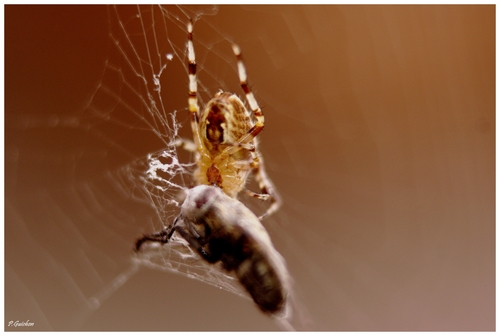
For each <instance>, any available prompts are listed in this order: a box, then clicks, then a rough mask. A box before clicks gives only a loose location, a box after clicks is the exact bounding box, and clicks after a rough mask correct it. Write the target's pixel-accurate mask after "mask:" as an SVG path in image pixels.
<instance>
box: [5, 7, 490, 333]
mask: <svg viewBox="0 0 500 336" xmlns="http://www.w3.org/2000/svg"><path fill="white" fill-rule="evenodd" d="M127 10H130V12H131V13H133V11H134V10H136V9H135V8H134V7H130V8H128V9H127ZM184 10H185V11H186V13H189V12H190V11H192V12H199V11H201V10H203V11H205V12H206V13H211V14H213V15H205V16H202V17H201V18H200V20H199V21H197V22H196V25H195V37H196V38H197V39H198V40H197V41H198V42H196V44H195V48H197V49H196V52H197V57H198V58H199V61H200V64H201V65H202V69H205V70H206V71H205V72H204V73H205V76H207V73H209V72H212V73H214V74H217V75H215V79H216V81H215V82H214V83H211V82H210V78H208V76H207V78H206V83H207V87H208V89H207V90H210V91H211V92H212V93H213V92H216V90H217V89H218V88H217V85H220V84H221V83H222V82H226V77H227V81H228V82H231V81H234V80H235V79H233V77H234V76H235V72H234V70H231V69H234V63H228V62H229V61H224V62H222V61H219V63H218V65H217V64H215V65H212V64H211V62H210V60H209V54H207V50H208V52H209V53H210V48H211V47H213V48H219V47H220V48H221V49H225V50H226V51H227V52H228V55H229V56H231V54H230V52H231V51H230V48H229V43H228V42H227V39H228V38H229V39H234V41H235V42H237V43H238V44H240V46H241V47H242V50H243V54H244V58H245V60H246V63H247V67H248V74H249V80H250V83H251V85H252V87H253V89H254V91H255V94H256V97H257V99H258V100H259V102H260V103H261V105H262V107H263V111H264V113H265V117H266V129H265V131H264V132H263V134H262V136H260V139H261V149H262V152H263V155H264V157H265V159H266V164H267V169H268V173H269V175H270V176H271V178H272V179H273V181H274V183H275V184H276V186H277V188H278V189H279V191H280V192H281V194H282V196H283V199H284V206H283V208H282V209H281V210H280V212H279V213H278V214H277V215H275V216H273V217H272V218H269V219H268V220H266V221H265V223H264V224H265V225H266V226H267V227H268V229H269V232H270V234H271V236H272V239H273V241H274V242H275V245H276V247H277V249H278V250H279V251H280V253H281V254H282V255H283V256H284V257H285V259H286V260H287V263H288V266H289V269H290V272H291V274H292V276H293V278H294V281H295V288H296V297H297V305H296V306H297V307H296V316H297V321H296V326H298V327H299V328H303V329H307V330H490V331H491V330H494V329H495V6H493V5H491V6H243V7H242V6H221V7H220V8H218V9H215V8H210V7H207V8H204V9H195V8H191V9H189V8H188V9H184ZM170 11H172V12H175V13H182V10H179V8H174V7H167V10H166V12H170ZM130 17H131V18H132V14H131V16H130ZM185 18H186V17H185V16H183V17H180V19H181V21H182V20H185ZM169 20H172V22H173V21H175V19H173V18H172V17H170V18H169ZM110 22H111V19H110V18H109V17H108V8H107V7H104V6H70V7H67V6H6V7H5V127H6V129H5V132H6V137H5V169H6V175H5V188H6V192H5V199H6V200H5V211H6V217H5V323H6V326H5V329H6V330H19V329H23V328H9V327H7V323H8V322H9V321H16V320H18V321H26V320H29V321H31V322H34V323H35V325H34V327H31V328H24V329H23V330H26V331H27V330H29V331H31V330H275V329H277V326H276V325H275V324H274V322H273V321H272V320H271V319H269V318H268V317H266V316H264V315H262V314H261V313H260V312H259V311H258V310H257V309H256V308H255V306H254V305H253V304H252V303H251V302H250V301H247V300H243V299H241V298H240V297H238V296H236V295H233V294H230V293H227V292H225V291H221V290H219V289H217V288H215V287H211V286H208V285H206V284H204V283H201V282H199V281H194V280H190V279H187V278H185V277H181V276H178V275H173V274H170V273H166V272H160V271H154V270H149V269H146V268H141V269H140V270H139V272H138V273H137V274H136V275H134V276H132V277H130V278H128V280H127V281H126V282H125V284H124V285H123V286H122V287H120V288H118V289H117V290H116V291H113V290H110V284H111V283H112V281H113V279H115V278H116V277H117V276H119V275H120V274H122V273H123V272H125V271H126V270H127V269H128V267H129V261H130V255H131V253H132V252H131V247H132V244H133V242H134V240H135V239H136V238H137V237H138V236H139V235H140V234H142V233H144V232H148V231H150V230H151V227H152V224H151V221H152V218H154V213H152V212H151V209H150V208H148V207H147V206H145V205H144V204H141V203H140V202H136V201H135V199H134V198H133V197H132V196H130V197H128V198H127V197H123V194H121V193H118V192H117V191H116V190H113V183H111V184H109V185H108V184H106V183H109V178H108V176H109V174H113V172H114V171H116V169H119V168H120V167H122V166H124V165H126V164H127V163H128V162H130V161H131V160H133V159H136V158H139V157H145V156H146V155H147V154H148V153H149V152H151V151H154V150H158V149H161V146H162V142H161V141H158V139H156V138H155V137H154V136H153V135H151V132H143V131H141V130H140V126H139V123H138V126H137V127H135V128H134V127H132V128H130V127H126V126H127V125H131V124H133V123H134V121H133V120H129V121H128V124H127V125H126V126H124V125H120V124H116V123H112V122H109V121H107V120H101V121H99V118H95V116H92V117H93V118H94V119H92V118H90V117H89V116H91V115H92V111H90V110H89V108H88V106H89V102H92V101H93V98H94V96H93V92H95V91H96V88H98V86H99V84H101V83H103V79H102V76H103V73H105V70H106V69H109V68H107V66H106V63H105V61H106V59H108V57H109V55H110V54H111V53H113V52H114V50H115V49H113V45H112V43H111V40H110V39H109V36H108V33H109V30H110V28H109V26H110ZM183 22H185V21H183ZM172 34H174V31H172ZM175 39H179V41H181V42H176V43H177V46H178V47H180V48H183V47H184V45H183V43H185V40H183V39H185V35H183V34H181V35H179V36H174V35H172V36H171V41H174V40H175ZM176 41H177V40H176ZM137 48H138V49H139V48H140V46H139V45H137ZM165 48H166V50H167V49H168V44H167V45H166V46H165ZM207 55H208V56H207ZM228 59H229V60H230V62H233V60H232V59H231V58H228ZM181 61H183V60H181ZM180 64H181V63H172V66H169V68H168V71H167V72H166V74H164V75H162V76H164V78H166V79H168V83H169V86H168V87H167V84H165V85H164V87H165V88H166V89H165V92H166V93H165V94H166V96H165V98H164V99H165V103H166V104H167V105H168V107H167V110H177V111H178V114H179V120H180V121H182V122H185V121H186V120H187V119H186V118H185V117H183V116H181V115H182V112H183V111H184V110H183V109H185V108H186V102H187V100H186V96H187V76H185V71H184V68H183V67H182V66H181V65H180ZM231 67H233V68H231ZM201 72H202V73H201V74H200V77H201V79H202V80H203V78H204V77H203V76H204V74H203V71H201ZM217 76H220V77H217ZM162 78H163V77H162ZM236 84H237V82H236ZM212 85H213V86H214V87H212ZM224 89H231V90H238V87H237V85H236V86H234V87H231V88H224ZM115 90H116V92H117V93H120V92H123V91H121V90H122V89H120V88H115ZM202 94H203V92H202ZM101 112H102V111H101ZM187 134H189V133H187ZM115 186H116V185H115ZM132 194H133V193H132V192H131V193H130V195H132ZM107 291H108V292H109V293H110V294H111V295H110V296H109V297H107V298H105V299H104V300H103V302H102V304H101V306H100V307H99V308H98V309H96V310H92V309H91V308H90V306H89V304H90V303H89V298H91V297H92V296H94V295H96V293H99V292H105V293H106V292H107ZM104 296H106V295H104Z"/></svg>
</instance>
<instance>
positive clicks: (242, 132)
mask: <svg viewBox="0 0 500 336" xmlns="http://www.w3.org/2000/svg"><path fill="white" fill-rule="evenodd" d="M233 52H234V55H235V56H236V59H237V62H238V76H239V79H240V83H241V88H242V89H243V91H244V92H245V95H246V99H247V102H248V104H249V106H250V108H251V110H252V113H253V116H254V117H255V119H256V122H255V124H254V123H253V121H252V120H251V117H250V113H249V112H248V110H247V109H246V108H245V105H244V104H243V102H242V101H241V100H240V98H238V96H237V95H236V94H233V93H229V92H224V91H219V92H218V93H217V94H216V95H215V96H214V97H213V98H212V99H211V100H210V101H209V102H208V104H207V105H206V106H205V109H204V110H203V112H202V113H201V115H200V108H199V106H198V97H197V94H198V90H197V86H198V85H197V77H196V59H195V54H194V46H193V23H192V22H191V21H190V22H189V23H188V68H189V98H188V104H189V113H190V118H191V128H192V131H193V138H194V144H191V146H189V145H187V143H186V141H184V140H180V141H179V142H178V143H177V144H178V145H180V144H182V143H184V148H187V149H189V148H191V150H192V151H194V152H195V153H196V163H197V169H196V171H195V172H194V180H195V183H196V185H202V184H203V185H215V186H218V187H219V188H221V189H222V190H223V191H224V192H225V193H226V194H227V195H228V196H230V197H233V198H236V196H237V195H238V193H239V192H240V191H241V190H243V189H244V187H245V183H246V180H247V178H248V176H249V174H250V172H252V174H253V175H254V177H255V180H256V181H257V183H258V185H259V188H260V190H261V193H260V194H257V193H254V192H252V191H250V190H247V189H245V191H246V192H247V194H249V195H251V196H252V197H255V198H258V199H261V200H269V201H270V202H271V205H270V206H269V208H268V209H267V211H266V212H265V213H264V214H263V215H262V216H260V217H259V219H262V218H263V217H264V216H266V215H270V214H272V213H274V212H276V211H277V210H278V208H279V207H280V205H281V198H280V196H279V194H278V192H277V191H276V189H275V187H274V185H273V183H272V182H271V180H270V179H269V177H268V176H267V174H266V171H265V169H264V162H263V159H262V155H261V154H260V153H259V151H258V148H257V138H256V136H257V135H258V134H259V133H260V132H261V131H262V129H263V128H264V115H263V114H262V111H261V109H260V107H259V105H258V103H257V101H256V100H255V97H254V95H253V93H252V91H251V90H250V88H249V86H248V83H247V74H246V69H245V65H244V64H243V59H242V57H241V51H240V48H239V47H238V46H237V45H236V44H233Z"/></svg>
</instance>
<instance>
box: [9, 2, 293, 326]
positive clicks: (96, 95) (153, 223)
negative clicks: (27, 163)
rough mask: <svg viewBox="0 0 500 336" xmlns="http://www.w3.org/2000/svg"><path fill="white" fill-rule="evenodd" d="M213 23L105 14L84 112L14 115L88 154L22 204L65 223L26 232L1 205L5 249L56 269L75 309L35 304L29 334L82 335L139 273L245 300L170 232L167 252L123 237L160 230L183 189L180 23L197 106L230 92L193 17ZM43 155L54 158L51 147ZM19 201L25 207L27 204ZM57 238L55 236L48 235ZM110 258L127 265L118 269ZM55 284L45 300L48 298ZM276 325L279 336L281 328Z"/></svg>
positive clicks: (132, 9)
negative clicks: (177, 278)
mask: <svg viewBox="0 0 500 336" xmlns="http://www.w3.org/2000/svg"><path fill="white" fill-rule="evenodd" d="M215 14H217V8H216V7H213V6H188V7H182V6H110V7H108V9H107V23H108V29H109V31H108V33H109V47H108V49H107V52H108V57H107V60H106V62H105V64H104V68H103V70H102V73H101V75H100V76H101V79H100V81H99V84H98V85H97V87H96V88H95V89H94V91H93V93H92V94H91V95H90V97H88V98H87V99H86V101H87V104H86V106H85V107H84V108H82V109H81V111H80V112H76V113H74V114H72V115H70V116H67V115H66V116H65V115H62V114H55V113H53V114H51V115H50V116H48V117H45V116H40V115H37V114H23V115H21V116H20V117H19V118H17V119H16V120H15V122H14V124H15V125H16V129H17V130H19V129H22V130H24V131H26V132H33V131H35V132H38V131H41V132H45V131H47V130H56V131H57V132H60V133H61V137H64V136H67V135H68V134H70V133H75V134H76V137H77V138H78V137H79V136H81V135H83V136H84V139H85V140H83V141H84V143H83V146H85V147H86V148H88V147H93V150H92V151H90V152H89V151H88V150H84V151H80V153H78V151H75V152H74V153H73V154H71V155H67V156H66V157H62V158H58V159H59V161H60V162H61V160H62V164H63V166H64V167H65V169H64V171H63V172H60V175H59V177H60V181H58V182H56V185H52V186H49V183H48V184H47V185H41V186H40V187H39V188H37V187H36V184H35V183H34V184H33V185H31V188H33V191H34V192H33V193H32V194H33V196H32V200H31V201H32V202H35V203H37V204H42V205H43V207H44V208H45V211H46V212H47V213H49V214H50V215H49V216H46V215H45V216H42V217H45V218H52V219H55V218H59V219H60V220H61V221H62V222H65V223H66V225H65V226H63V227H57V225H56V226H54V225H51V224H48V225H45V226H43V227H45V228H49V230H43V231H40V230H38V229H37V228H34V227H33V226H32V225H30V223H31V222H32V221H33V218H29V219H28V218H26V217H27V216H30V215H25V214H24V210H23V209H26V208H23V207H21V206H19V204H18V202H17V200H16V199H14V198H12V199H10V200H9V199H8V200H7V203H6V204H7V206H6V208H7V214H8V217H9V218H11V219H12V223H16V226H17V227H18V228H17V229H15V230H14V229H13V227H14V226H11V225H9V226H7V228H6V236H7V237H11V239H9V241H18V240H19V241H20V240H21V239H23V238H21V237H23V236H24V237H25V238H24V239H29V241H30V245H32V246H33V254H38V257H37V259H38V264H40V265H51V266H50V267H52V268H53V269H57V271H56V272H53V274H58V275H59V276H61V275H62V277H63V279H64V280H63V286H64V287H66V291H67V292H68V293H69V294H70V296H71V297H72V301H73V302H74V303H75V307H74V308H72V309H68V311H65V312H62V311H61V309H54V310H53V311H51V310H49V312H48V313H47V309H46V307H43V306H39V307H36V308H35V309H34V310H35V311H37V312H38V313H39V318H38V320H37V324H38V327H39V328H40V329H41V330H43V329H47V328H48V329H73V328H77V329H78V328H82V327H83V325H85V321H86V320H87V319H88V318H89V317H90V316H91V315H92V314H93V313H94V312H95V311H96V310H98V309H101V308H100V307H101V306H102V305H103V304H104V303H106V302H107V301H108V300H109V299H110V298H111V297H112V296H113V294H114V293H116V291H118V290H119V289H120V287H122V286H123V285H124V284H126V283H127V282H129V281H130V280H131V279H132V277H133V276H134V275H135V274H137V272H138V271H139V270H140V269H144V268H145V267H146V268H150V269H153V270H160V271H165V272H168V273H175V274H180V275H183V276H185V277H188V278H191V279H195V280H198V281H201V282H204V283H207V284H209V285H212V286H215V287H217V288H219V289H223V290H226V291H228V292H230V293H233V294H236V295H238V296H240V297H243V298H246V299H248V300H251V298H250V297H249V295H248V294H247V293H246V292H245V291H244V290H243V289H242V287H241V285H240V284H239V283H238V281H237V280H236V279H235V278H234V277H233V276H231V275H228V274H227V273H225V272H223V271H222V270H221V269H220V267H219V266H217V265H216V266H214V265H209V264H208V263H206V262H204V261H203V260H201V259H200V257H199V256H198V255H197V254H196V253H195V252H193V251H192V250H191V249H190V248H189V247H188V244H187V243H186V242H185V241H184V240H183V239H182V238H180V237H179V236H178V235H177V234H174V236H173V237H172V240H171V241H170V242H169V244H167V245H164V246H160V245H159V244H145V245H144V246H143V248H142V249H141V252H140V253H138V254H134V253H131V248H132V246H133V242H134V241H133V240H130V237H135V239H136V238H139V237H140V235H141V234H142V233H151V232H156V231H159V230H161V228H162V227H163V226H165V225H168V224H169V223H171V222H172V220H173V219H174V218H175V216H176V215H177V214H178V213H179V208H180V201H179V198H180V197H181V194H182V192H183V190H185V189H187V188H189V187H191V186H192V182H191V178H190V176H191V172H192V171H193V170H194V168H195V167H194V166H193V163H192V161H193V160H192V154H190V153H188V152H186V151H183V150H182V149H179V148H177V147H176V146H175V142H176V140H177V139H178V138H179V137H184V138H190V129H189V127H182V126H181V125H186V124H187V125H188V121H189V120H188V113H187V108H186V107H187V88H188V85H187V80H188V73H187V68H186V64H187V55H186V41H187V40H186V39H187V31H186V25H187V22H188V19H189V18H192V19H193V21H194V22H195V33H194V34H195V51H196V57H197V62H198V73H199V86H198V90H199V98H200V101H199V103H200V106H204V104H205V103H206V102H207V101H208V99H210V97H211V96H213V94H214V93H215V92H217V90H219V89H226V90H231V91H233V92H239V91H238V90H239V87H238V84H239V83H238V79H237V78H238V77H237V73H236V67H235V59H234V55H233V53H232V49H231V44H230V39H229V38H228V36H224V35H223V34H222V33H221V32H220V31H217V29H216V28H215V27H214V26H211V25H210V24H209V23H208V21H206V20H205V18H206V17H210V16H213V15H215ZM214 65H215V66H214ZM226 80H229V82H226ZM76 142H77V143H78V144H79V145H82V144H81V143H79V140H77V141H76ZM71 146H74V144H71ZM31 154H32V156H31V160H35V161H37V160H39V161H43V160H47V159H48V157H49V155H50V153H48V151H46V150H45V151H44V153H43V154H42V155H43V157H40V158H37V157H36V154H34V153H31ZM52 154H53V155H55V156H60V152H57V150H54V152H53V153H52ZM89 163H92V165H89ZM52 168H53V167H52ZM99 171H100V172H99ZM96 176H97V177H96ZM25 183H26V184H29V183H28V182H27V181H25V180H24V181H18V182H17V183H16V184H15V185H14V186H13V188H14V189H15V190H20V189H21V188H22V186H21V184H23V185H24V184H25ZM37 183H38V184H40V183H41V182H40V181H37ZM42 184H43V182H42ZM68 186H69V188H68ZM23 201H26V202H24V206H27V204H29V201H30V200H26V199H25V200H23ZM82 214H86V215H85V216H82ZM38 215H39V214H38ZM36 216H37V214H35V213H33V217H36ZM55 222H57V220H56V221H55ZM19 228H23V229H22V230H19ZM59 229H60V230H62V232H63V234H62V237H61V234H60V233H56V232H57V230H59ZM22 231H24V233H21V232H22ZM56 236H57V241H55V238H54V237H56ZM12 237H15V238H12ZM70 245H74V246H75V247H76V248H74V249H73V252H72V253H71V256H69V257H68V258H67V259H66V260H65V261H64V260H62V258H60V257H57V255H58V254H59V253H60V251H61V250H67V249H70V250H71V248H69V246H70ZM7 247H9V245H8V246H7ZM13 250H15V248H14V249H13ZM38 250H40V251H42V250H43V251H46V253H41V254H40V253H38V252H37V251H38ZM25 253H26V251H25ZM120 253H123V255H130V256H131V257H130V258H128V260H127V258H124V257H123V255H121V256H120ZM73 254H74V255H73ZM75 260H76V262H75ZM9 267H10V268H9ZM124 269H125V270H124ZM7 270H9V274H13V276H14V277H17V278H16V279H17V280H19V279H23V278H25V277H26V274H24V275H23V272H25V271H23V270H20V269H19V268H18V267H16V265H13V264H9V263H7ZM120 270H121V271H120ZM82 273H85V274H82ZM116 274H118V276H117V275H116ZM42 278H43V281H50V280H49V279H45V277H42ZM13 281H14V280H13ZM32 286H33V285H30V284H25V288H20V289H19V290H20V291H23V290H26V289H28V288H29V290H27V291H28V292H30V293H32V297H33V298H35V300H34V302H35V303H36V304H38V303H37V302H39V301H40V302H43V300H41V299H40V296H43V295H45V294H42V293H40V292H38V289H34V288H32ZM55 287H56V285H55V284H54V288H52V291H53V292H58V289H56V288H55ZM49 292H50V291H49ZM252 309H255V310H256V308H255V307H252ZM51 312H52V314H53V315H52V316H51V315H50V314H51ZM56 312H57V313H56ZM8 318H9V317H7V319H8ZM40 321H43V323H42V322H40ZM280 323H281V324H282V325H283V327H287V328H288V327H289V326H287V325H286V324H287V322H285V321H281V322H280Z"/></svg>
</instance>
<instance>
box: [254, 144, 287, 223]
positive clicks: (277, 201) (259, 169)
mask: <svg viewBox="0 0 500 336" xmlns="http://www.w3.org/2000/svg"><path fill="white" fill-rule="evenodd" d="M255 154H256V156H257V158H258V165H257V166H256V167H254V168H253V176H254V178H255V181H257V183H258V184H259V189H260V190H261V192H262V194H267V195H269V199H270V202H271V205H270V206H269V208H267V210H266V212H265V213H264V214H262V215H261V216H259V220H262V219H263V218H264V217H265V216H269V215H272V214H273V213H275V212H276V211H278V209H279V208H280V206H281V203H282V201H281V196H280V194H279V193H278V191H277V190H276V187H275V186H274V184H273V182H272V181H271V179H270V178H269V176H268V175H267V173H266V170H265V168H264V161H263V159H262V155H260V153H259V151H257V150H255ZM256 195H259V194H256ZM254 197H257V198H261V196H254Z"/></svg>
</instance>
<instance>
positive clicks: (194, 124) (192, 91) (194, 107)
mask: <svg viewBox="0 0 500 336" xmlns="http://www.w3.org/2000/svg"><path fill="white" fill-rule="evenodd" d="M187 30H188V70H189V97H188V107H189V114H190V118H191V129H192V131H193V138H194V144H195V145H196V148H197V149H198V152H201V151H202V149H203V147H202V142H201V136H200V131H199V127H198V126H199V119H200V112H199V111H200V107H199V105H198V79H197V78H196V57H195V54H194V45H193V22H192V21H189V23H188V26H187Z"/></svg>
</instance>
